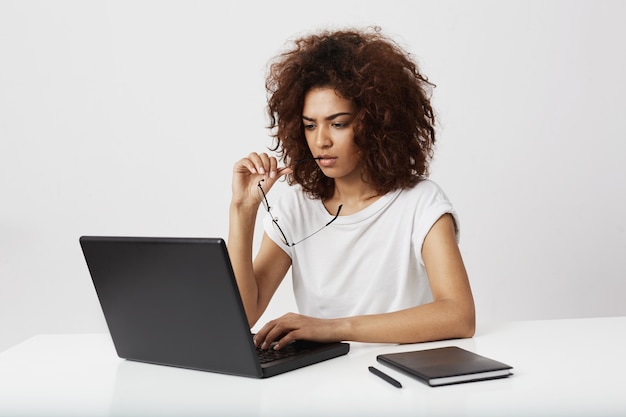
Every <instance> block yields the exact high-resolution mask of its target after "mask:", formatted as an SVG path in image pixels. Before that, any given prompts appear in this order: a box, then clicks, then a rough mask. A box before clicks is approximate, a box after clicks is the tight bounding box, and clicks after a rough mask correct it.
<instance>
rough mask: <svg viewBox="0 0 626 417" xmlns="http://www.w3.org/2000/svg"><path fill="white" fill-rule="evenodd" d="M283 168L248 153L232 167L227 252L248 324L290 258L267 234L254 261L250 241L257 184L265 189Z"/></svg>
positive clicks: (258, 313) (269, 295)
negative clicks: (261, 182)
mask: <svg viewBox="0 0 626 417" xmlns="http://www.w3.org/2000/svg"><path fill="white" fill-rule="evenodd" d="M288 172H289V171H288V170H287V169H282V170H280V169H278V168H277V163H276V159H275V158H270V157H268V156H267V155H265V154H260V155H259V154H255V153H253V154H250V155H249V156H248V157H247V158H244V159H242V160H240V161H238V162H237V163H236V164H235V167H234V169H233V184H232V191H233V195H232V200H231V204H230V209H229V228H228V254H229V256H230V259H231V263H232V265H233V271H234V273H235V278H236V280H237V286H238V287H239V292H240V293H241V298H242V301H243V305H244V309H245V311H246V315H247V317H248V323H249V325H250V327H252V326H254V324H255V323H256V322H257V320H258V319H259V317H260V316H261V315H262V314H263V312H264V311H265V309H266V308H267V305H268V304H269V302H270V300H271V298H272V296H273V294H274V292H275V291H276V289H277V288H278V285H279V284H280V282H281V281H282V279H283V278H284V276H285V274H286V273H287V270H288V269H289V266H290V265H291V259H290V258H289V256H287V254H286V253H285V252H283V251H282V250H281V249H280V248H279V247H278V246H277V245H276V244H274V243H273V242H272V241H271V240H270V239H269V238H268V237H267V236H265V235H264V236H263V241H262V243H261V247H260V249H259V253H258V255H257V258H256V259H255V261H254V263H253V261H252V258H253V254H252V242H253V237H254V227H255V223H256V218H257V212H258V208H259V204H260V202H261V195H260V194H259V191H258V183H259V181H260V180H261V179H264V181H263V186H264V187H266V192H268V191H269V189H270V188H271V186H272V185H273V184H274V183H275V182H276V180H277V179H278V178H280V176H282V175H284V174H286V173H288Z"/></svg>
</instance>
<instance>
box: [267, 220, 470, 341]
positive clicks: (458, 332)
mask: <svg viewBox="0 0 626 417" xmlns="http://www.w3.org/2000/svg"><path fill="white" fill-rule="evenodd" d="M422 258H423V259H424V264H425V265H426V270H427V272H428V277H429V280H430V285H431V289H432V292H433V302H431V303H428V304H424V305H421V306H417V307H412V308H409V309H405V310H401V311H397V312H392V313H384V314H375V315H366V316H356V317H346V318H341V319H332V320H324V319H315V318H311V317H306V316H302V315H298V314H287V315H285V316H283V317H281V318H279V319H277V320H273V321H271V322H269V323H268V324H267V325H266V326H265V327H263V328H262V329H261V330H260V331H259V332H258V333H257V343H258V344H261V345H263V344H265V345H266V346H269V344H270V343H271V342H273V341H275V340H278V341H279V344H278V345H279V346H278V348H280V347H282V346H284V345H285V344H287V343H289V342H291V341H292V340H297V339H308V340H318V341H340V340H347V341H360V342H381V343H417V342H425V341H432V340H442V339H450V338H458V337H471V336H473V335H474V327H475V312H474V301H473V297H472V292H471V289H470V285H469V280H468V277H467V272H466V270H465V266H464V264H463V260H462V258H461V254H460V251H459V248H458V245H457V243H456V238H455V234H454V221H453V219H452V217H451V216H450V215H444V216H442V217H441V218H440V219H439V220H438V221H437V222H436V223H435V225H433V227H432V228H431V230H430V232H429V233H428V235H427V236H426V239H425V241H424V245H423V248H422ZM281 335H283V336H282V337H281Z"/></svg>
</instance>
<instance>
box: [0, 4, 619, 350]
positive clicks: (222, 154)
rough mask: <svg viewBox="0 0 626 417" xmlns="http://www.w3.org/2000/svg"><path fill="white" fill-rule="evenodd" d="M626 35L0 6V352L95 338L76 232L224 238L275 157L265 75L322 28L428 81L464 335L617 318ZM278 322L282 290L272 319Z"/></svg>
mask: <svg viewBox="0 0 626 417" xmlns="http://www.w3.org/2000/svg"><path fill="white" fill-rule="evenodd" d="M226 3H228V4H226ZM625 17H626V3H624V2H619V1H606V0H593V1H591V0H589V1H570V0H563V1H544V0H533V1H531V0H527V1H462V0H458V1H435V0H432V1H411V2H408V1H405V0H402V1H385V2H381V1H379V0H358V1H343V2H338V1H316V2H309V3H306V2H305V3H302V2H300V3H298V2H295V3H294V2H293V1H272V0H264V1H231V2H213V1H206V2H199V1H193V2H192V1H150V0H145V1H132V0H131V1H112V2H85V1H54V2H51V1H21V0H19V1H18V0H16V1H7V0H0V349H2V348H5V347H7V346H9V345H11V344H13V343H16V342H19V341H20V340H22V339H24V338H27V337H29V336H31V335H34V334H38V333H48V332H92V331H105V330H106V327H105V325H104V321H103V319H102V316H101V312H100V310H99V306H98V304H97V300H96V297H95V294H94V291H93V287H92V286H91V282H90V279H89V276H88V273H87V269H86V267H85V265H84V260H83V258H82V254H81V251H80V248H79V245H78V237H79V236H80V235H82V234H123V235H150V236H159V235H161V236H222V237H226V234H227V227H226V225H227V211H228V203H229V197H230V174H231V168H232V165H233V163H234V162H235V161H236V160H237V159H239V158H241V157H243V156H244V155H246V154H247V153H248V152H250V151H253V150H254V151H263V150H265V148H266V147H267V146H268V145H270V143H271V142H270V140H269V137H268V135H267V131H266V130H265V128H264V126H265V124H266V119H265V114H264V103H265V92H264V88H263V81H264V74H265V65H266V63H267V61H268V59H270V58H271V57H272V56H274V55H275V54H276V53H277V52H278V51H279V50H280V49H281V48H282V47H283V45H284V44H285V42H286V40H287V39H288V38H290V37H293V36H295V35H297V34H299V33H302V32H308V31H310V30H312V29H314V28H319V27H326V26H330V27H343V26H348V25H371V24H377V25H380V26H381V27H382V28H383V30H385V32H386V33H387V34H389V35H391V36H393V37H395V38H396V39H397V40H398V41H399V42H400V43H401V44H402V45H403V46H405V48H407V49H409V50H410V51H411V52H413V53H414V55H415V57H416V59H417V60H418V61H419V62H420V63H421V65H422V68H423V70H424V71H425V72H426V74H427V75H428V76H429V77H430V79H431V80H432V81H433V82H435V83H436V84H437V88H436V90H435V97H434V103H435V106H436V108H437V110H438V113H439V115H440V121H441V128H440V131H439V149H438V154H437V159H436V163H435V165H434V172H433V179H435V180H436V181H438V182H439V183H440V184H441V185H442V186H443V187H444V189H445V190H446V191H447V193H448V195H449V197H450V198H451V199H452V200H453V202H454V203H455V205H456V207H457V209H458V211H459V213H460V216H461V219H462V236H461V240H462V241H461V248H462V251H463V255H464V257H465V260H466V263H467V267H468V269H469V272H470V275H471V280H472V285H473V290H474V293H475V299H476V302H477V310H478V318H479V320H483V321H488V320H496V319H497V320H516V319H537V318H567V317H593V316H610V315H624V314H626V303H624V302H623V298H624V296H623V294H624V293H625V292H626V283H625V281H624V277H625V276H626V260H625V259H626V256H624V255H625V254H626V253H625V252H626V235H625V229H626V221H625V220H624V216H623V214H624V213H625V212H626V201H625V199H626V193H625V191H626V190H625V188H626V187H625V185H624V182H625V181H624V180H626V145H624V138H625V134H624V133H625V131H626V117H624V110H625V105H624V97H626V83H624V80H623V75H624V74H626V55H625V54H624V52H623V39H624V38H625V37H626V29H624V28H623V26H622V22H623V20H624V18H625ZM275 192H276V193H278V192H280V189H278V190H276V191H275ZM287 309H293V301H292V300H291V298H290V293H289V287H288V286H287V287H285V288H282V289H281V292H280V294H279V296H278V298H277V299H276V300H275V302H274V303H273V305H272V306H271V311H270V312H269V313H268V315H274V314H279V313H282V312H283V311H284V310H287Z"/></svg>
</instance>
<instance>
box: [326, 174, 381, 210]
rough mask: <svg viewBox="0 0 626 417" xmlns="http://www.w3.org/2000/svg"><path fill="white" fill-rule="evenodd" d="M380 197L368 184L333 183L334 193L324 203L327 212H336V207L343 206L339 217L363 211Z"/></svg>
mask: <svg viewBox="0 0 626 417" xmlns="http://www.w3.org/2000/svg"><path fill="white" fill-rule="evenodd" d="M379 197H380V196H379V195H378V194H377V193H376V190H374V188H373V187H372V186H370V185H369V184H366V183H364V182H363V181H359V182H358V183H351V184H346V183H344V182H343V181H336V182H335V193H334V195H333V197H332V198H330V199H328V200H327V201H325V202H324V205H326V208H327V209H328V210H329V212H336V211H337V207H338V206H339V205H340V204H341V205H343V207H342V209H341V215H348V214H353V213H356V212H358V211H360V210H363V209H364V208H366V207H367V206H369V205H370V204H372V203H373V202H374V201H376V200H378V198H379Z"/></svg>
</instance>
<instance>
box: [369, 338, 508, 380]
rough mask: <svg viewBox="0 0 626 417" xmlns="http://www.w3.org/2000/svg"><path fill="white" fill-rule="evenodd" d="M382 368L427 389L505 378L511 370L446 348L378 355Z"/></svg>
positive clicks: (490, 361)
mask: <svg viewBox="0 0 626 417" xmlns="http://www.w3.org/2000/svg"><path fill="white" fill-rule="evenodd" d="M376 359H377V360H378V361H379V362H380V363H383V364H385V365H388V366H390V367H393V368H396V369H398V370H400V371H403V372H405V373H408V374H410V375H411V376H415V377H417V378H418V379H420V380H421V381H423V382H425V383H427V384H428V385H430V386H440V385H450V384H458V383H461V382H471V381H481V380H486V379H495V378H505V377H507V376H509V375H511V370H512V369H513V367H511V366H509V365H507V364H505V363H502V362H498V361H496V360H493V359H490V358H486V357H484V356H480V355H478V354H476V353H473V352H470V351H468V350H465V349H461V348H460V347H457V346H448V347H442V348H435V349H426V350H414V351H410V352H400V353H388V354H383V355H378V356H377V357H376Z"/></svg>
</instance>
